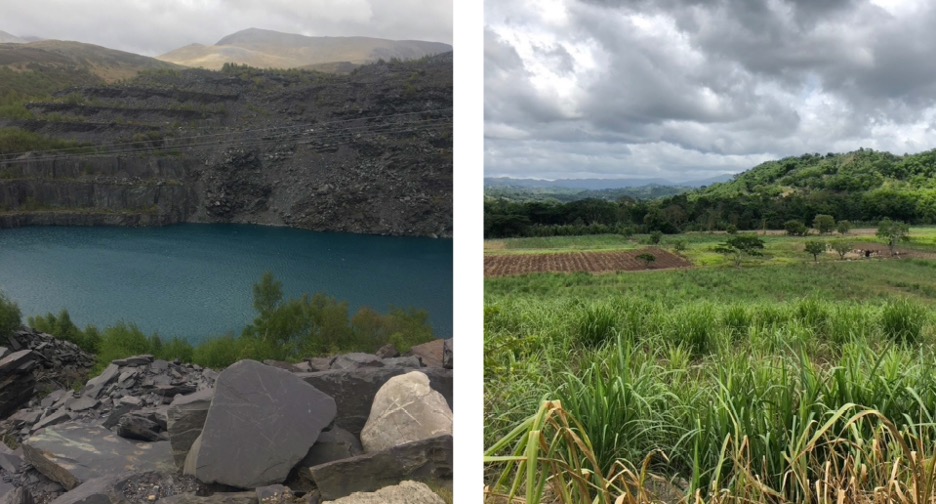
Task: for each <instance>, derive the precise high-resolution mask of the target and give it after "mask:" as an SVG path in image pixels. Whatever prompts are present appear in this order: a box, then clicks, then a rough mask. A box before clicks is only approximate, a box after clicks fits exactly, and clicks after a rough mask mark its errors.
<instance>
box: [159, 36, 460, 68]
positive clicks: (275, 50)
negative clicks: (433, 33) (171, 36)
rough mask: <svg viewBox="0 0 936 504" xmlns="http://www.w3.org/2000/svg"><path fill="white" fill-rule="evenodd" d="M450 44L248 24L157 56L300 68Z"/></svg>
mask: <svg viewBox="0 0 936 504" xmlns="http://www.w3.org/2000/svg"><path fill="white" fill-rule="evenodd" d="M451 50H452V46H450V45H448V44H442V43H438V42H425V41H419V40H386V39H379V38H371V37H307V36H305V35H297V34H292V33H281V32H276V31H272V30H261V29H258V28H249V29H247V30H242V31H239V32H237V33H234V34H231V35H228V36H226V37H224V38H222V39H221V40H219V41H218V43H217V44H215V45H213V46H205V45H201V44H191V45H188V46H185V47H182V48H179V49H176V50H174V51H171V52H168V53H166V54H163V55H162V56H159V57H158V59H160V60H162V61H167V62H171V63H176V64H179V65H184V66H190V67H200V68H208V69H214V70H217V69H220V68H221V67H222V66H223V65H224V64H225V63H236V64H241V65H249V66H252V67H256V68H300V67H310V66H320V67H318V68H319V69H328V68H330V67H328V66H326V65H329V64H331V65H334V64H337V63H344V64H352V65H362V64H365V63H370V62H373V61H377V60H379V59H384V60H389V59H393V58H397V59H404V60H406V59H416V58H421V57H423V56H428V55H432V54H439V53H444V52H448V51H451Z"/></svg>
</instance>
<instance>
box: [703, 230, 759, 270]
mask: <svg viewBox="0 0 936 504" xmlns="http://www.w3.org/2000/svg"><path fill="white" fill-rule="evenodd" d="M763 249H764V240H761V239H760V238H758V237H756V236H754V235H735V236H732V237H731V238H729V239H728V240H727V241H725V243H719V244H718V245H716V246H715V252H718V253H719V254H724V255H726V256H731V257H732V258H733V259H734V262H735V266H737V267H739V268H740V267H741V260H742V259H743V258H744V256H751V257H757V256H762V255H764V254H763V253H762V252H761V250H763Z"/></svg>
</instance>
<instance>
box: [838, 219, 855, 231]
mask: <svg viewBox="0 0 936 504" xmlns="http://www.w3.org/2000/svg"><path fill="white" fill-rule="evenodd" d="M835 230H836V231H838V232H839V234H848V232H849V231H851V222H849V221H847V220H840V221H838V224H836V226H835Z"/></svg>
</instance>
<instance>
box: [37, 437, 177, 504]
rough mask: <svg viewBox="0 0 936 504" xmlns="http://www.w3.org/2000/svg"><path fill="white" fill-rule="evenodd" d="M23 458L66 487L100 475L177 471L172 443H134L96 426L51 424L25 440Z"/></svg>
mask: <svg viewBox="0 0 936 504" xmlns="http://www.w3.org/2000/svg"><path fill="white" fill-rule="evenodd" d="M23 457H24V458H25V459H26V461H27V462H28V463H29V464H30V465H32V466H33V467H35V468H36V469H37V470H38V471H39V472H41V473H42V474H44V475H45V476H46V477H47V478H49V479H51V480H53V481H57V482H58V483H60V484H61V485H62V486H63V487H65V489H66V490H71V489H72V488H75V487H76V486H78V485H80V484H81V483H83V482H85V481H87V480H90V479H93V478H97V477H100V476H109V475H115V474H118V475H119V474H125V473H127V472H133V471H158V470H174V467H175V466H174V464H173V463H172V454H171V453H170V449H169V443H168V442H167V441H160V442H156V443H145V442H139V443H136V442H132V441H128V440H126V439H123V438H121V437H118V436H117V435H116V434H114V433H112V432H110V431H109V430H107V429H105V428H103V427H100V426H96V425H84V424H75V423H69V424H65V425H57V426H55V427H49V428H47V429H45V430H44V431H42V433H40V434H36V435H33V436H32V437H30V438H29V439H27V440H26V441H24V442H23Z"/></svg>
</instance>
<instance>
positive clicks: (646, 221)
mask: <svg viewBox="0 0 936 504" xmlns="http://www.w3.org/2000/svg"><path fill="white" fill-rule="evenodd" d="M583 208H587V211H586V212H584V213H583V211H582V209H583ZM817 215H830V216H832V217H833V219H834V220H835V221H843V220H847V221H850V222H852V223H855V222H868V223H871V222H877V221H880V220H882V219H884V218H889V219H892V220H896V221H903V222H909V223H913V224H931V223H934V222H936V150H930V151H926V152H921V153H918V154H909V155H903V156H897V155H894V154H891V153H888V152H879V151H873V150H870V149H859V150H858V151H854V152H849V153H845V154H831V153H830V154H825V155H820V154H804V155H802V156H800V157H790V158H784V159H780V160H777V161H769V162H766V163H763V164H760V165H758V166H756V167H754V168H752V169H750V170H748V171H746V172H744V173H741V174H739V175H737V176H736V177H735V178H734V179H733V180H732V181H730V182H725V183H721V184H715V185H712V186H710V187H707V188H701V189H698V190H695V191H691V192H687V193H682V194H677V195H673V196H668V197H663V198H659V199H656V200H653V201H649V202H648V201H639V200H633V199H630V198H624V199H620V200H618V201H615V202H611V201H604V200H601V199H597V198H591V199H588V200H585V201H577V202H569V203H564V204H560V203H543V202H530V201H524V202H517V201H510V200H505V199H496V200H494V199H488V200H486V201H485V236H486V237H488V238H494V237H507V236H537V235H553V234H590V233H595V232H605V233H609V232H610V233H625V234H627V233H633V232H652V231H659V232H663V233H678V232H681V231H693V230H702V231H713V230H726V229H729V228H735V229H742V230H743V229H782V228H784V227H785V225H786V223H787V222H788V221H791V220H795V221H799V222H800V223H802V224H804V225H806V226H810V225H812V223H813V222H814V220H815V218H816V216H817Z"/></svg>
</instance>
